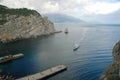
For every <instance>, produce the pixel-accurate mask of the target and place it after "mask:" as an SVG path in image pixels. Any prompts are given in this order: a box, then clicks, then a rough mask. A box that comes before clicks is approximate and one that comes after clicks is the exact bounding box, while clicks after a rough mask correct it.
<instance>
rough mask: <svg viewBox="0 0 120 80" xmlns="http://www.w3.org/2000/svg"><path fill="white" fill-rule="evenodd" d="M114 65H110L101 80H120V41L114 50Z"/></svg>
mask: <svg viewBox="0 0 120 80" xmlns="http://www.w3.org/2000/svg"><path fill="white" fill-rule="evenodd" d="M112 54H113V57H114V63H113V64H112V65H110V66H109V67H108V68H107V70H106V72H105V73H104V74H103V75H102V76H101V78H100V80H120V41H119V42H118V43H116V44H115V46H114V48H113V52H112Z"/></svg>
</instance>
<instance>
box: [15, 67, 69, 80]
mask: <svg viewBox="0 0 120 80" xmlns="http://www.w3.org/2000/svg"><path fill="white" fill-rule="evenodd" d="M65 70H67V67H66V66H65V65H58V66H55V67H53V68H50V69H48V70H45V71H43V72H39V73H36V74H33V75H28V76H26V77H22V78H19V79H16V80H44V79H46V78H49V77H50V76H53V75H55V74H57V73H60V72H62V71H65Z"/></svg>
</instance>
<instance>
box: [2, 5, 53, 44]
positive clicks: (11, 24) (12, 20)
mask: <svg viewBox="0 0 120 80" xmlns="http://www.w3.org/2000/svg"><path fill="white" fill-rule="evenodd" d="M54 32H55V29H54V24H53V23H52V22H51V21H49V20H48V19H47V17H44V18H43V17H42V16H41V15H40V14H39V13H38V12H37V11H35V10H30V9H27V8H20V9H12V8H8V7H6V6H3V5H0V41H1V42H3V43H7V42H11V41H15V40H19V39H26V38H31V37H37V36H42V35H49V34H52V33H54Z"/></svg>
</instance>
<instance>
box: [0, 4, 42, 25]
mask: <svg viewBox="0 0 120 80" xmlns="http://www.w3.org/2000/svg"><path fill="white" fill-rule="evenodd" d="M30 14H32V15H40V14H39V13H38V12H37V11H35V10H30V9H27V8H19V9H13V8H8V7H6V6H3V5H0V24H1V25H2V24H4V23H6V22H7V20H6V15H18V16H29V15H30Z"/></svg>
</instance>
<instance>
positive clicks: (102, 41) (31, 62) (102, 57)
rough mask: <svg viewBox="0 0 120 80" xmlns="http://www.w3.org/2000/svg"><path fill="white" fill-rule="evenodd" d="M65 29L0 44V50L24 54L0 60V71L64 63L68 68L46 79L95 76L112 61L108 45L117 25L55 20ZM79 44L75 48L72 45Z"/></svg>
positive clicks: (17, 72)
mask: <svg viewBox="0 0 120 80" xmlns="http://www.w3.org/2000/svg"><path fill="white" fill-rule="evenodd" d="M55 27H56V29H58V30H64V29H65V28H66V27H68V30H69V33H68V34H64V33H58V34H55V35H50V36H45V37H40V38H37V39H29V40H22V41H17V42H14V43H9V44H5V45H1V46H0V49H1V52H4V51H5V50H8V51H9V52H10V53H12V54H16V53H24V55H25V56H24V58H22V59H18V60H15V61H12V62H9V63H7V64H1V65H0V69H1V70H2V72H1V74H12V75H14V76H16V77H17V78H19V77H23V76H26V75H30V74H34V73H36V72H39V71H43V70H46V69H48V68H51V67H54V66H56V65H59V64H64V65H66V66H67V67H68V70H67V71H65V72H63V73H60V74H58V75H56V76H54V77H51V78H50V79H48V80H98V79H99V77H100V76H101V74H102V73H104V71H105V70H106V68H107V67H108V66H109V65H110V64H111V63H112V62H113V57H112V48H113V46H114V44H115V43H116V42H117V41H119V40H120V31H119V30H120V26H114V25H113V26H103V25H102V26H87V25H86V26H85V25H81V24H55ZM75 43H79V44H80V48H79V49H78V50H77V51H73V45H74V44H75Z"/></svg>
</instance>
